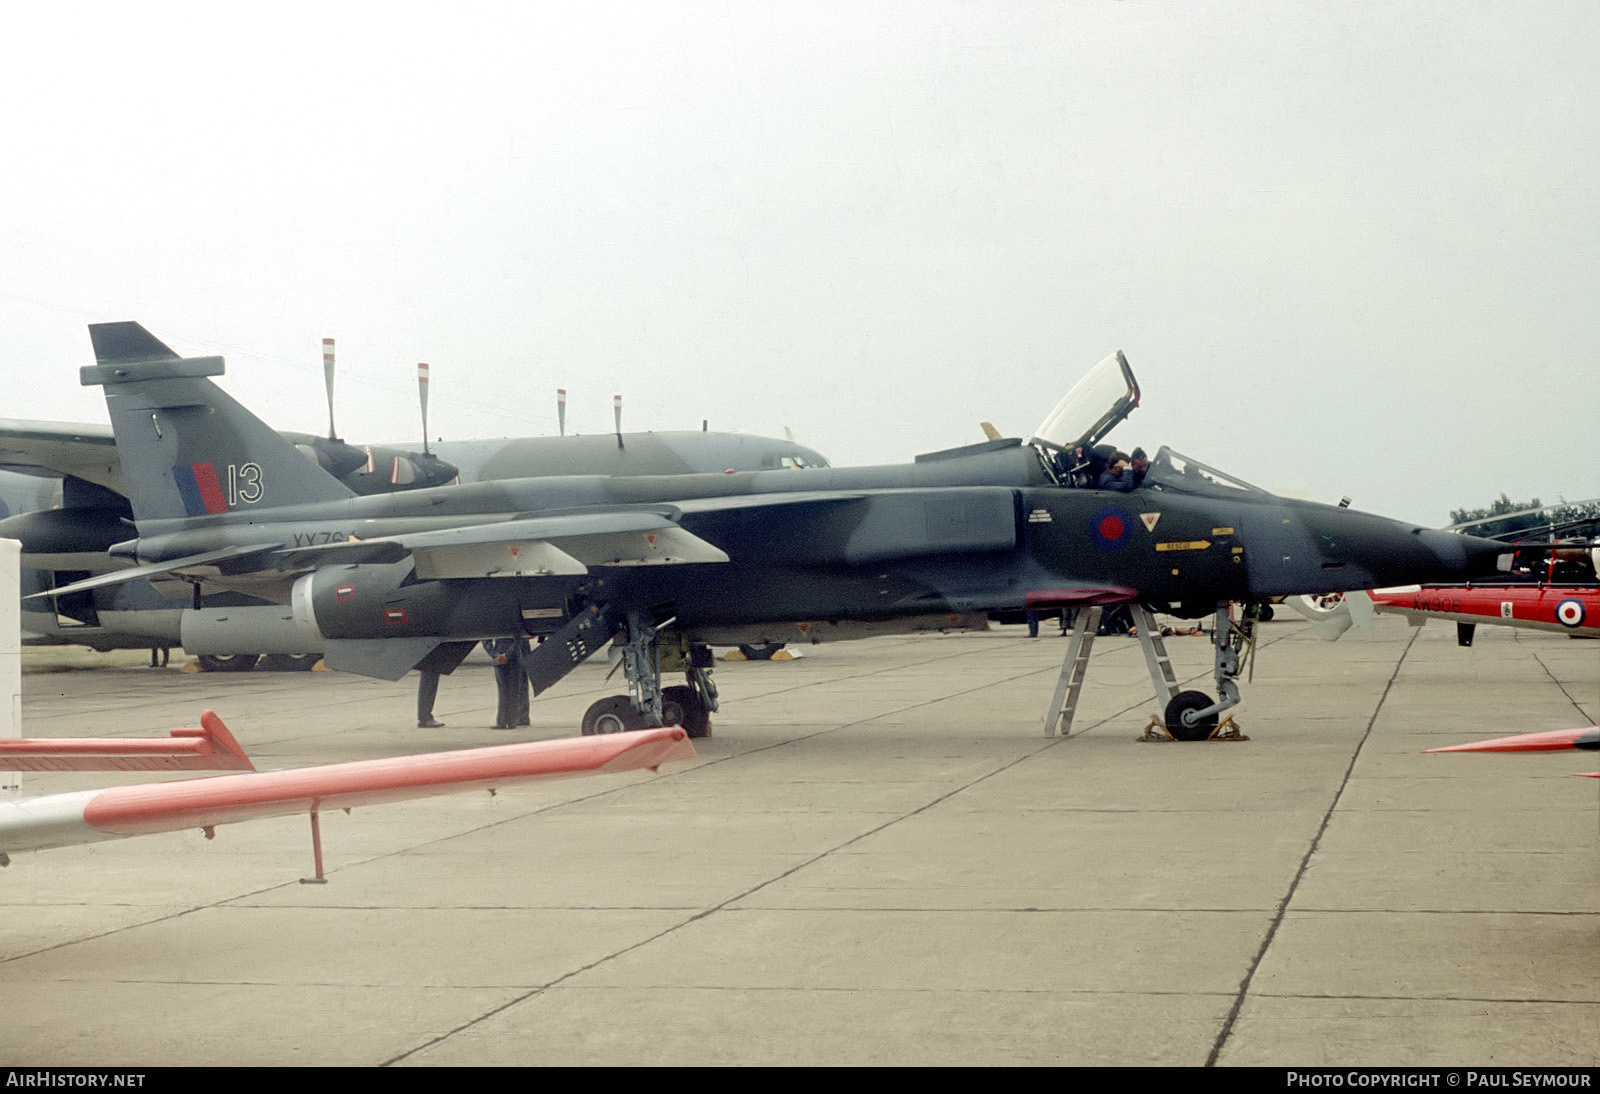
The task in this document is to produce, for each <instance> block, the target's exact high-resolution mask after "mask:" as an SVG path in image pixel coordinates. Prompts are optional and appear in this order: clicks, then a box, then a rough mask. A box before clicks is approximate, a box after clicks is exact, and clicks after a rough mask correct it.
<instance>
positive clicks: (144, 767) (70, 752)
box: [0, 710, 256, 771]
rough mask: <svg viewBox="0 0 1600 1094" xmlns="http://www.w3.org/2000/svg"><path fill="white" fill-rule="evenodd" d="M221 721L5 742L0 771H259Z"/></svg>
mask: <svg viewBox="0 0 1600 1094" xmlns="http://www.w3.org/2000/svg"><path fill="white" fill-rule="evenodd" d="M255 769H256V765H255V764H253V763H251V762H250V757H249V756H247V755H245V751H244V749H243V748H242V747H240V745H239V742H238V741H237V740H235V739H234V736H233V734H232V733H229V732H228V727H227V726H225V725H223V724H222V719H221V718H218V717H217V716H216V714H215V713H213V712H212V711H209V710H205V711H201V712H200V728H199V729H174V730H173V731H172V732H171V734H170V735H169V736H166V737H0V771H254V770H255Z"/></svg>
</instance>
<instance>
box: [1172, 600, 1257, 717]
mask: <svg viewBox="0 0 1600 1094" xmlns="http://www.w3.org/2000/svg"><path fill="white" fill-rule="evenodd" d="M1228 608H1229V606H1228V605H1227V604H1225V603H1224V604H1218V605H1217V614H1216V617H1215V618H1216V622H1215V624H1214V626H1213V627H1212V631H1211V643H1212V645H1213V647H1214V648H1215V649H1216V681H1217V694H1218V695H1219V696H1221V698H1220V699H1219V700H1217V701H1216V702H1213V701H1212V700H1211V697H1210V696H1208V695H1206V693H1205V692H1203V691H1180V692H1179V693H1178V694H1177V695H1174V696H1173V697H1172V698H1171V699H1170V700H1169V701H1168V703H1167V707H1166V710H1165V711H1164V712H1163V714H1164V717H1165V721H1166V726H1167V732H1168V733H1169V734H1171V735H1172V737H1173V739H1174V740H1178V741H1204V740H1208V739H1209V738H1210V737H1212V736H1213V735H1214V734H1215V733H1216V732H1217V716H1218V715H1220V714H1222V713H1223V712H1224V711H1227V710H1232V709H1233V708H1234V707H1236V706H1238V705H1239V685H1238V684H1237V683H1235V681H1236V680H1238V678H1239V672H1240V670H1241V666H1242V664H1243V660H1244V654H1245V652H1246V651H1247V650H1250V649H1253V648H1254V644H1255V635H1256V627H1255V625H1256V620H1257V618H1258V613H1259V611H1260V606H1259V605H1255V604H1249V605H1246V606H1245V609H1244V612H1243V614H1242V615H1241V617H1240V619H1239V621H1238V622H1235V621H1234V620H1233V617H1232V613H1231V612H1230V611H1229V610H1228ZM1228 721H1229V723H1230V724H1231V722H1232V721H1233V720H1232V719H1231V718H1230V719H1228Z"/></svg>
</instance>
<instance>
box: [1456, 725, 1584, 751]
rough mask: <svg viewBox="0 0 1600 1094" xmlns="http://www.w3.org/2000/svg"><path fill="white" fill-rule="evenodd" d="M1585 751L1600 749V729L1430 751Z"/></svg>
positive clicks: (1497, 739) (1546, 732)
mask: <svg viewBox="0 0 1600 1094" xmlns="http://www.w3.org/2000/svg"><path fill="white" fill-rule="evenodd" d="M1566 748H1581V749H1587V750H1590V751H1595V750H1600V727H1596V726H1585V727H1583V728H1582V729H1546V730H1541V731H1540V732H1538V733H1519V734H1517V735H1516V736H1514V737H1495V738H1493V739H1491V740H1487V741H1473V742H1472V743H1470V744H1464V745H1447V746H1446V747H1444V748H1429V749H1425V751H1427V752H1554V751H1557V750H1559V749H1566Z"/></svg>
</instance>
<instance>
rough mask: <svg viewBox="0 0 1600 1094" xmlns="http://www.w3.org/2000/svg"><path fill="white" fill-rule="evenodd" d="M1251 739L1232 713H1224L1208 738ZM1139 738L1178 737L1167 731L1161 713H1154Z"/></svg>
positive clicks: (1171, 739) (1145, 739)
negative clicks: (1241, 728)
mask: <svg viewBox="0 0 1600 1094" xmlns="http://www.w3.org/2000/svg"><path fill="white" fill-rule="evenodd" d="M1249 739H1250V738H1249V737H1247V736H1245V734H1244V732H1243V731H1242V730H1240V729H1239V723H1238V722H1235V721H1234V720H1233V715H1231V714H1227V715H1224V716H1223V718H1222V721H1220V722H1218V723H1217V728H1216V729H1214V730H1212V731H1211V736H1209V737H1207V738H1206V740H1208V741H1248V740H1249ZM1139 740H1141V741H1175V740H1177V738H1176V737H1174V736H1173V735H1172V734H1170V733H1168V732H1167V726H1166V723H1165V722H1163V721H1162V720H1161V717H1160V716H1159V715H1156V714H1152V715H1150V721H1149V722H1148V723H1146V725H1145V727H1144V732H1143V733H1141V734H1139Z"/></svg>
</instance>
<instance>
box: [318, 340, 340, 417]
mask: <svg viewBox="0 0 1600 1094" xmlns="http://www.w3.org/2000/svg"><path fill="white" fill-rule="evenodd" d="M322 379H323V382H324V383H325V384H326V385H327V388H328V440H330V441H337V440H338V439H339V434H338V431H337V430H335V429H334V428H333V339H332V338H324V339H323V340H322Z"/></svg>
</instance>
